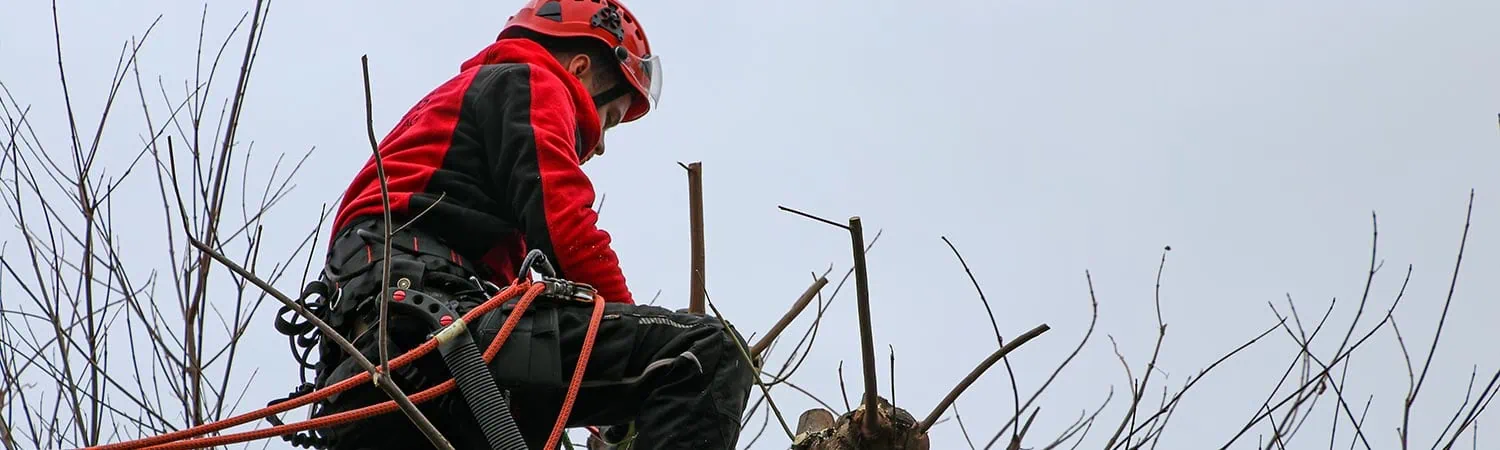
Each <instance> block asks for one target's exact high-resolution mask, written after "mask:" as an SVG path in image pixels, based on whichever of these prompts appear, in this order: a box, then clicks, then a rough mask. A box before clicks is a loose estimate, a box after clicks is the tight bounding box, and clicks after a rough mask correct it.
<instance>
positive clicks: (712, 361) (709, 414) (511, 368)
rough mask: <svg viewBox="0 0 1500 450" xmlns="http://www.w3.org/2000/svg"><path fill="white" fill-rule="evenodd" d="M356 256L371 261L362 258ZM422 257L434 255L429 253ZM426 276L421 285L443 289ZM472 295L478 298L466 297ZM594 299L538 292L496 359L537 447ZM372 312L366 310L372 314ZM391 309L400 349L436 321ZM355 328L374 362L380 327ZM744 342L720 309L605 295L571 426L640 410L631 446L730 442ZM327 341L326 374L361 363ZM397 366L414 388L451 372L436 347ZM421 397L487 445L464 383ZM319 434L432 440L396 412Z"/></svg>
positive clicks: (741, 387)
mask: <svg viewBox="0 0 1500 450" xmlns="http://www.w3.org/2000/svg"><path fill="white" fill-rule="evenodd" d="M399 258H400V256H398V259H399ZM359 259H361V261H360V262H365V261H363V260H364V259H366V258H363V257H361V258H359ZM426 265H427V266H429V267H431V266H432V265H433V264H432V262H431V261H428V262H427V264H426ZM373 272H377V273H378V271H373ZM375 276H378V275H375ZM427 284H429V286H426V288H427V289H424V291H425V292H429V293H434V292H435V291H436V293H437V294H439V295H441V294H442V292H441V290H440V289H437V288H434V287H433V286H430V284H431V283H427ZM473 300H479V299H477V298H470V299H468V300H465V301H464V302H463V303H468V302H470V301H473ZM514 303H515V300H514V299H513V300H511V301H510V302H509V303H507V304H506V305H504V306H502V307H501V308H499V309H497V310H495V311H494V312H491V313H490V314H488V315H486V316H484V317H483V318H482V319H481V320H479V321H478V323H475V324H470V332H471V333H473V336H474V340H475V342H476V343H477V344H478V345H479V346H480V348H485V347H487V346H488V345H489V343H490V342H491V341H492V340H493V338H494V337H495V335H496V334H497V332H498V331H499V329H500V327H501V324H502V323H503V322H504V321H505V319H506V318H507V317H509V316H510V315H511V314H513V313H515V311H514V310H513V307H514ZM592 308H593V306H592V305H590V304H585V303H579V302H565V301H550V300H547V299H544V298H538V299H537V300H536V301H535V302H533V304H532V306H531V307H530V308H528V309H527V311H526V312H525V313H524V314H523V316H522V319H521V322H520V323H519V325H518V326H517V328H516V329H515V331H513V332H512V335H511V336H510V338H508V340H507V341H506V342H505V345H504V346H503V347H502V348H501V351H500V353H499V354H498V355H497V356H496V358H495V360H494V361H492V362H491V364H490V368H491V370H492V372H493V373H494V374H495V377H496V381H497V382H498V383H499V384H500V385H501V387H502V389H507V390H509V392H510V395H511V409H512V412H513V414H514V416H515V420H516V422H517V425H519V426H520V428H521V430H522V433H523V434H524V435H525V436H526V440H527V444H528V446H529V447H531V448H532V449H541V447H542V446H543V445H545V444H546V440H547V437H548V434H549V433H550V432H551V430H552V426H553V423H554V422H555V421H556V419H557V416H558V414H559V412H560V408H561V406H562V402H563V398H564V396H565V394H566V389H567V385H568V382H569V381H570V379H571V377H572V374H573V370H574V365H575V364H576V363H577V360H578V355H579V351H580V350H581V349H582V345H583V341H584V337H585V333H586V332H587V330H588V323H589V319H590V316H591V315H592V313H593V311H592ZM464 309H465V310H466V309H467V308H464ZM372 314H373V312H365V313H363V314H362V315H363V316H364V317H366V318H371V317H370V316H371V315H372ZM390 320H391V321H390V324H389V328H390V335H391V340H390V341H389V344H390V352H391V357H392V358H395V357H396V356H397V355H400V354H401V353H404V352H405V351H406V350H408V349H411V348H413V347H415V346H417V345H419V344H421V343H422V341H424V340H425V338H426V334H427V333H428V332H430V331H431V330H430V329H426V328H427V325H422V324H421V323H420V322H418V321H416V320H414V319H412V318H409V317H403V316H392V317H391V319H390ZM354 322H359V321H354ZM370 322H372V323H373V320H371V321H370ZM351 334H358V335H357V336H352V337H353V338H355V340H354V343H355V345H356V346H357V347H359V348H360V349H361V350H362V353H364V354H365V355H366V357H367V358H369V359H370V360H371V361H378V356H377V355H378V343H377V342H376V341H375V339H374V336H375V335H376V334H377V333H376V332H375V331H374V328H373V327H371V328H370V329H368V330H366V331H363V332H362V333H351ZM745 348H748V346H747V345H745V342H744V340H743V338H742V337H741V336H740V335H739V334H738V333H737V332H735V331H733V330H732V329H728V330H726V327H725V325H724V324H723V323H722V322H721V321H719V320H717V319H715V318H713V317H706V316H703V315H698V314H688V313H685V312H675V311H672V310H668V309H665V308H660V307H655V306H647V305H625V304H613V303H612V304H607V305H606V306H605V311H604V319H603V320H602V322H601V323H600V326H599V331H598V336H597V338H596V340H595V345H594V348H593V351H592V353H591V355H590V357H589V360H588V365H587V368H586V369H585V372H584V375H583V383H582V387H581V389H580V392H579V394H578V397H577V399H576V401H575V403H574V407H573V410H572V412H571V413H570V415H569V419H568V426H569V427H579V426H585V425H596V426H611V425H623V424H627V423H630V422H632V421H633V422H634V423H635V425H636V430H637V435H636V437H635V439H634V441H633V443H632V448H634V449H641V450H651V449H731V448H734V445H735V443H736V441H737V440H738V438H739V433H740V419H741V415H742V414H743V413H744V410H745V407H746V400H747V398H748V397H749V395H750V389H751V387H752V384H753V381H752V380H753V378H752V377H753V376H754V369H753V368H752V367H751V366H750V364H749V363H748V362H747V361H746V359H745V357H744V353H743V351H744V350H743V349H745ZM322 349H323V352H324V353H323V361H324V363H326V364H325V366H324V368H325V369H324V370H322V371H321V373H320V376H319V379H320V384H321V385H327V384H332V383H334V382H337V381H339V380H342V379H344V378H347V377H348V376H351V375H353V374H356V373H358V372H359V371H360V370H361V369H359V368H358V366H356V365H354V364H353V362H352V361H349V360H348V359H347V358H341V353H340V352H339V350H338V349H337V348H333V347H330V346H327V345H324V346H323V347H322ZM377 364H378V363H377ZM393 374H394V378H395V380H396V382H397V384H398V385H400V386H401V387H402V389H403V391H405V392H406V393H407V394H408V395H411V394H414V393H416V392H418V391H420V390H422V389H425V388H427V387H431V386H434V385H436V384H438V383H441V382H443V381H446V380H448V379H449V378H450V377H451V376H450V375H449V372H448V370H447V368H446V366H445V365H444V364H443V362H442V360H441V358H440V357H439V356H438V354H437V352H433V353H431V354H429V355H428V356H426V357H424V358H422V359H420V360H418V361H416V362H414V363H413V364H412V365H410V366H408V367H407V368H405V369H404V370H395V371H393ZM386 400H389V397H388V396H387V395H386V394H385V393H384V391H381V390H380V389H379V388H377V387H375V386H373V385H371V384H368V383H365V384H361V385H359V386H357V387H355V388H353V389H351V390H349V391H345V392H344V393H342V394H340V395H338V396H335V397H333V398H331V399H330V401H329V402H328V403H327V404H325V405H324V406H322V407H321V408H320V410H319V412H318V413H317V415H319V416H321V415H326V414H331V413H336V412H340V411H347V410H351V409H356V408H359V407H361V406H366V405H371V404H376V403H379V402H384V401H386ZM418 406H419V407H420V409H421V410H422V411H423V413H424V415H426V416H427V417H428V419H430V420H431V421H432V422H433V423H434V425H435V426H436V427H437V428H438V430H439V431H441V432H442V433H443V434H444V436H445V437H446V438H447V439H448V440H449V442H451V443H452V444H453V445H454V446H455V448H458V449H486V448H488V445H487V444H486V442H485V440H484V437H483V435H482V434H481V432H480V429H479V426H478V423H477V422H476V421H475V419H474V418H473V417H472V415H470V413H469V411H468V408H467V406H466V405H465V403H464V400H463V398H462V396H461V395H460V394H459V393H458V391H457V390H454V391H451V392H450V393H448V394H446V395H443V396H441V397H438V398H436V399H433V400H430V401H428V402H426V403H423V404H421V405H418ZM320 434H321V435H322V436H324V437H325V438H329V439H331V441H332V447H331V448H333V449H339V450H345V449H347V450H355V449H371V450H373V449H426V448H432V446H431V444H430V443H429V442H428V441H427V439H426V438H425V437H424V436H423V435H422V434H421V432H419V431H418V430H417V429H416V427H415V426H414V425H412V424H411V422H410V420H409V419H407V417H406V416H405V414H403V413H402V412H400V411H396V412H392V413H388V414H383V415H380V416H375V417H371V418H367V419H364V420H360V421H357V422H353V423H351V424H347V425H342V426H337V427H333V428H328V429H323V430H320Z"/></svg>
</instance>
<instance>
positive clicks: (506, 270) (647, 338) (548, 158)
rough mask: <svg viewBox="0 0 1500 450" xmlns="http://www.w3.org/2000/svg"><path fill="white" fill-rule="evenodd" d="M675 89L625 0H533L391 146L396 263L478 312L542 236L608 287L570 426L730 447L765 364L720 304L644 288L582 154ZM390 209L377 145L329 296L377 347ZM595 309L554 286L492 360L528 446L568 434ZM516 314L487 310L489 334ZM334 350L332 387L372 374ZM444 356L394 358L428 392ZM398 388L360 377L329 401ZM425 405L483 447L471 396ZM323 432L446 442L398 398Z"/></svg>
mask: <svg viewBox="0 0 1500 450" xmlns="http://www.w3.org/2000/svg"><path fill="white" fill-rule="evenodd" d="M660 91H661V66H660V60H659V59H657V57H656V56H655V55H653V54H652V53H651V51H650V46H649V45H648V43H647V40H646V35H645V33H644V32H643V31H642V29H641V26H640V23H639V22H638V21H637V19H636V17H634V16H633V15H632V14H631V13H630V12H629V11H628V10H626V9H625V7H624V6H623V5H621V4H620V3H619V1H618V0H602V1H601V0H530V1H529V2H528V5H526V6H525V7H524V8H522V9H521V10H520V11H519V12H517V13H516V15H514V16H512V17H511V18H510V20H509V22H508V23H507V24H506V26H505V28H504V30H503V31H501V33H500V35H499V37H498V38H497V40H496V41H495V42H494V43H492V44H490V45H489V46H487V47H486V48H484V49H483V50H482V51H480V52H479V53H478V54H477V55H475V56H474V57H473V58H471V59H469V60H468V61H466V62H464V63H463V64H462V66H461V67H460V72H459V73H458V75H457V76H455V77H453V78H452V79H449V80H448V81H447V82H444V83H442V84H441V85H440V86H438V87H437V88H436V89H434V90H433V91H432V92H431V93H429V94H428V95H427V96H426V97H425V98H423V99H422V100H420V101H419V102H417V104H416V105H415V106H414V107H413V108H412V109H411V110H410V112H408V113H407V114H406V116H405V117H403V118H402V119H401V121H400V122H399V123H398V124H397V125H396V126H395V128H394V129H393V130H391V132H390V134H389V135H387V136H386V138H385V139H384V141H382V142H381V143H380V145H379V152H380V154H381V156H382V159H383V161H384V164H383V166H384V170H385V174H386V179H387V184H388V189H389V203H390V211H391V215H392V217H393V222H392V223H393V224H394V225H393V226H394V230H393V238H392V253H391V255H390V260H391V264H392V275H391V277H390V278H389V279H390V280H393V281H391V284H392V285H397V284H403V285H404V286H405V287H408V288H410V289H415V290H419V291H423V292H427V293H432V294H434V295H437V296H439V297H440V300H443V301H445V302H446V303H448V304H451V305H455V306H456V307H457V309H458V313H459V314H462V313H464V312H467V311H468V310H469V309H472V308H473V307H474V305H476V304H478V303H479V302H482V301H483V300H485V299H486V298H487V297H488V295H492V294H493V293H494V292H495V291H494V286H495V285H505V284H508V283H510V282H511V281H512V279H513V278H514V277H515V276H516V274H517V273H518V272H519V271H520V269H521V267H520V265H521V259H522V258H523V256H524V255H525V254H526V252H527V251H529V250H531V249H539V250H541V251H542V253H543V254H545V255H546V256H547V259H548V260H550V261H551V262H552V263H553V264H555V269H556V272H557V276H558V277H559V278H564V279H567V280H571V281H575V282H580V283H586V284H589V285H591V286H593V287H594V288H596V289H597V290H598V292H599V294H600V295H601V296H602V297H603V298H604V299H605V300H606V301H607V302H609V303H608V304H607V305H606V308H607V309H606V311H605V319H604V321H603V322H602V324H601V328H600V330H599V334H598V337H597V342H596V344H595V348H594V350H593V354H592V356H591V357H590V360H589V364H588V369H587V371H586V373H585V374H584V376H583V377H584V381H583V388H582V391H581V393H580V394H579V397H578V399H577V403H576V404H575V407H574V410H573V411H572V413H571V415H570V419H572V420H570V422H569V426H581V425H601V426H609V425H623V424H627V423H634V424H635V425H636V426H637V427H636V428H635V429H637V430H638V434H637V435H636V437H635V440H634V441H633V448H637V449H658V448H660V449H665V448H682V449H688V448H693V449H720V448H724V449H727V448H731V447H732V446H733V445H734V443H735V442H736V440H737V438H738V435H739V425H740V418H741V417H740V415H741V414H742V413H743V410H744V408H745V400H746V398H747V397H748V396H749V390H750V386H751V383H752V376H753V371H754V369H753V368H752V367H750V364H749V363H748V362H747V361H745V359H744V358H743V356H742V353H741V350H740V348H742V347H740V346H741V345H743V341H742V340H740V337H739V336H738V335H737V334H734V333H733V332H732V330H726V329H725V326H724V325H723V324H722V323H721V322H720V321H718V320H715V319H714V318H712V317H705V316H702V315H697V314H688V313H685V312H674V311H670V310H667V309H664V308H658V307H652V306H644V305H636V304H634V298H633V297H632V295H631V292H630V290H629V288H628V287H626V283H625V277H624V275H622V273H621V270H620V266H619V264H618V260H617V258H616V255H615V252H614V251H613V250H611V248H610V236H609V234H607V233H605V232H604V231H603V230H601V229H599V228H598V227H597V226H596V221H597V218H598V217H597V214H596V213H595V212H594V210H593V202H594V197H595V195H594V189H593V186H592V184H591V183H590V181H589V178H588V176H586V175H585V174H584V172H583V170H582V169H581V165H582V164H583V163H585V162H587V161H589V160H590V159H591V158H593V157H594V156H596V155H601V154H603V153H604V144H603V143H602V140H601V138H602V137H603V134H604V132H605V131H606V130H608V129H610V128H611V127H614V126H615V125H618V124H620V123H625V122H631V121H634V120H637V119H640V118H641V117H642V116H644V115H645V114H646V113H647V112H648V111H650V110H651V109H652V108H653V106H654V104H655V102H656V100H657V98H658V96H659V95H660ZM383 208H384V207H383V203H382V193H381V187H380V181H379V178H378V176H377V170H376V166H375V159H374V158H373V157H372V158H371V159H370V161H369V162H368V163H367V164H366V165H365V166H364V168H363V169H362V170H360V171H359V173H358V174H357V175H356V176H355V178H354V180H353V182H352V184H351V185H350V186H349V188H348V190H347V192H345V195H344V199H343V203H342V205H340V208H339V210H338V213H337V215H336V217H335V219H334V223H333V229H334V230H335V233H334V236H333V238H332V241H331V244H330V246H329V254H328V259H327V263H326V268H325V270H324V277H323V279H324V280H325V281H326V282H327V283H328V284H329V285H330V286H333V287H335V288H336V289H337V290H338V292H339V294H338V296H337V298H335V299H334V300H333V301H332V303H331V304H329V305H325V307H324V309H325V311H326V312H325V315H326V317H327V318H328V321H329V322H330V324H331V325H333V326H334V327H335V328H337V329H338V330H339V331H340V332H341V333H343V334H344V335H345V336H346V337H348V338H349V339H351V340H352V341H353V342H354V343H355V345H356V346H357V347H359V348H361V350H362V351H363V352H364V353H365V354H366V356H367V357H369V358H370V359H371V360H372V361H375V360H377V356H376V355H378V353H377V352H376V349H377V348H378V342H376V339H375V335H376V334H378V333H376V332H375V330H376V328H377V317H378V315H377V311H378V307H377V306H378V305H376V299H378V298H379V297H378V293H379V292H381V291H382V289H384V288H386V287H387V286H380V283H381V280H382V274H381V263H382V260H383V258H384V255H383V242H382V239H383V236H384V229H383V223H384V222H383V217H382V215H383ZM395 280H400V281H399V282H398V281H395ZM444 297H446V298H444ZM544 303H546V304H544ZM590 309H591V307H590V306H589V305H585V304H576V305H565V304H560V303H550V302H541V301H539V302H537V304H536V305H535V306H533V307H532V309H531V310H529V311H528V312H527V313H526V314H525V317H526V319H525V320H524V321H523V322H522V323H521V326H520V327H518V328H517V330H516V331H515V333H513V335H512V337H511V338H510V340H508V341H506V343H505V346H504V347H503V348H502V350H501V353H500V355H499V356H497V357H496V359H495V361H494V362H492V363H491V370H492V371H493V372H494V374H495V377H496V379H497V381H499V382H500V384H501V385H502V386H504V387H506V388H508V389H509V390H510V392H511V395H512V397H511V403H512V408H513V411H514V412H515V415H516V416H517V417H516V421H517V423H518V425H520V427H521V429H522V431H523V433H524V434H525V435H526V438H527V441H528V442H529V444H530V445H531V448H540V447H541V445H542V444H543V443H544V442H545V441H546V439H547V437H548V436H547V435H548V432H549V431H551V430H550V428H551V426H552V424H553V421H554V420H555V418H556V416H557V413H558V412H559V411H558V410H559V407H560V406H561V403H562V394H563V392H564V391H565V388H566V386H567V384H568V381H569V379H568V378H569V376H570V375H568V374H571V372H572V368H573V366H574V364H575V363H576V361H577V356H578V352H579V349H580V347H581V346H582V343H583V340H584V335H585V331H586V329H587V327H588V322H589V318H590V313H591V310H590ZM509 312H510V309H508V308H502V309H501V310H497V312H496V313H492V314H489V315H488V316H486V317H485V318H484V319H483V320H481V321H479V323H476V324H473V325H472V328H471V330H473V332H474V333H475V334H476V336H475V340H476V341H477V342H478V344H479V346H480V347H481V348H483V347H485V346H486V345H487V344H488V343H489V341H490V340H491V339H493V337H494V336H495V333H496V332H497V330H498V329H499V327H500V324H501V323H502V322H503V321H504V319H505V315H506V314H508V313H509ZM388 325H389V328H390V334H391V340H390V341H388V342H390V344H391V355H392V357H394V356H395V355H399V354H400V353H398V352H404V351H406V350H408V349H410V348H412V347H414V346H415V345H417V344H419V343H421V342H422V341H423V340H424V338H425V336H424V333H425V332H426V331H430V330H423V329H421V327H420V326H418V325H417V324H416V322H403V318H402V317H400V316H391V318H390V323H389V324H388ZM319 350H320V355H321V358H322V359H321V361H320V362H319V363H318V364H317V372H318V373H317V378H318V380H317V384H318V385H320V386H326V385H329V384H332V383H335V382H337V381H339V380H342V379H345V378H347V377H349V376H351V375H354V374H356V373H358V372H359V371H360V369H359V368H358V366H356V365H354V364H353V362H352V361H350V360H349V359H348V358H346V357H345V356H344V355H342V353H341V352H340V351H339V349H338V348H336V347H334V346H332V345H330V344H328V343H327V342H322V343H320V347H319ZM435 357H436V355H431V356H429V357H428V358H424V359H423V360H421V361H418V362H417V363H414V364H412V365H411V366H409V367H408V368H405V370H395V371H394V374H395V378H396V379H397V380H398V384H400V385H401V386H402V388H403V389H405V390H406V391H407V392H415V391H417V390H420V389H422V388H425V387H429V386H432V385H434V384H436V383H438V382H441V381H443V380H446V379H447V376H448V375H447V370H446V369H445V368H444V367H443V366H442V363H441V362H440V361H439V362H434V361H433V358H435ZM386 399H387V398H386V396H385V394H384V393H382V392H381V391H379V390H377V389H375V388H373V387H371V386H368V385H363V386H361V387H358V388H355V389H354V390H351V391H348V392H345V393H343V394H341V395H339V396H336V397H334V398H332V399H330V400H329V401H328V402H327V403H326V404H324V405H321V406H320V408H319V410H318V411H317V413H316V414H317V415H326V414H331V413H335V412H339V411H347V410H351V409H355V408H358V407H360V406H364V405H369V404H373V403H378V402H380V401H384V400H386ZM422 406H423V410H424V412H426V413H427V414H428V415H429V417H430V418H432V420H433V422H434V423H435V424H436V425H437V426H438V428H439V430H441V431H443V432H444V434H445V435H446V436H447V437H448V439H450V440H452V441H454V444H455V445H456V446H457V447H458V448H469V447H468V446H484V444H483V443H484V439H483V437H482V436H481V435H479V434H477V433H478V426H477V424H476V422H475V420H474V419H473V417H472V416H471V415H470V414H469V413H468V412H467V407H466V406H465V405H464V404H463V399H462V397H460V396H458V395H457V393H454V394H449V395H445V396H443V397H440V398H438V399H436V400H433V401H430V402H427V403H425V404H423V405H422ZM320 433H321V434H322V435H323V438H325V439H326V440H327V442H329V443H331V445H332V447H333V448H340V449H360V448H371V449H373V448H403V449H409V448H428V447H429V445H430V444H428V443H427V442H426V440H425V438H424V437H423V436H422V434H421V433H419V432H418V431H417V430H416V429H415V428H414V427H413V426H412V425H411V424H410V423H409V422H408V421H407V419H406V418H405V417H404V416H403V415H402V414H400V413H391V414H385V415H381V416H376V417H373V418H369V419H364V420H361V421H358V422H354V423H352V424H349V425H345V426H340V427H334V428H329V429H324V430H321V432H320Z"/></svg>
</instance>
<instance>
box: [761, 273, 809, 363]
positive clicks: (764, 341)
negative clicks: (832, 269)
mask: <svg viewBox="0 0 1500 450" xmlns="http://www.w3.org/2000/svg"><path fill="white" fill-rule="evenodd" d="M826 285H828V277H826V276H823V277H818V279H816V280H813V283H812V285H811V286H808V287H807V289H806V290H803V291H802V295H801V296H800V297H797V302H796V303H792V309H790V310H787V312H786V314H783V315H782V316H781V320H778V321H776V324H775V325H772V326H771V329H770V330H769V331H766V334H765V335H763V336H761V337H760V340H759V341H756V342H755V345H754V346H751V347H750V356H751V357H754V358H755V360H756V361H759V360H760V356H761V353H763V352H765V351H766V347H770V346H771V342H772V341H775V340H776V337H777V336H780V335H781V332H782V331H784V330H786V327H787V326H788V325H791V324H792V321H793V320H796V318H797V316H798V315H800V314H802V310H804V309H807V305H808V304H809V303H812V301H813V298H815V297H817V295H818V293H819V292H821V291H822V290H823V286H826Z"/></svg>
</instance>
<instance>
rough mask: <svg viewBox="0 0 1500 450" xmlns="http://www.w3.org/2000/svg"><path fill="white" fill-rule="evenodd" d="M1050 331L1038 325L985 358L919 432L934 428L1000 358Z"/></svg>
mask: <svg viewBox="0 0 1500 450" xmlns="http://www.w3.org/2000/svg"><path fill="white" fill-rule="evenodd" d="M1049 329H1051V327H1049V326H1047V324H1045V323H1044V324H1041V325H1037V326H1036V328H1032V329H1031V331H1027V332H1025V333H1021V335H1020V336H1016V338H1015V339H1011V341H1010V343H1008V344H1005V346H1004V347H1000V348H999V349H996V350H995V352H994V353H991V354H990V356H989V357H988V358H985V359H984V361H982V362H980V363H979V365H978V366H976V367H974V370H971V371H969V375H968V376H966V377H964V379H963V381H960V382H958V385H957V386H954V387H953V390H950V391H948V395H945V396H943V400H942V401H940V402H938V404H937V407H935V408H933V409H932V412H931V413H928V414H927V418H926V419H923V420H922V423H921V425H919V426H918V427H917V430H919V431H921V432H922V433H926V432H927V429H928V428H932V425H933V424H934V423H936V422H937V420H938V417H939V416H942V414H943V412H944V411H947V410H948V406H949V405H952V404H953V402H954V401H956V400H958V396H959V395H961V394H963V393H964V390H965V389H968V388H969V385H971V384H974V380H977V379H979V376H980V375H983V374H984V372H985V371H986V370H989V368H990V366H993V365H995V362H997V361H999V360H1000V358H1003V357H1005V355H1007V354H1010V352H1011V351H1013V350H1015V349H1016V348H1017V347H1020V346H1021V344H1025V343H1026V342H1027V341H1030V340H1031V339H1032V338H1035V337H1037V336H1040V335H1041V334H1042V333H1045V332H1047V330H1049Z"/></svg>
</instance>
